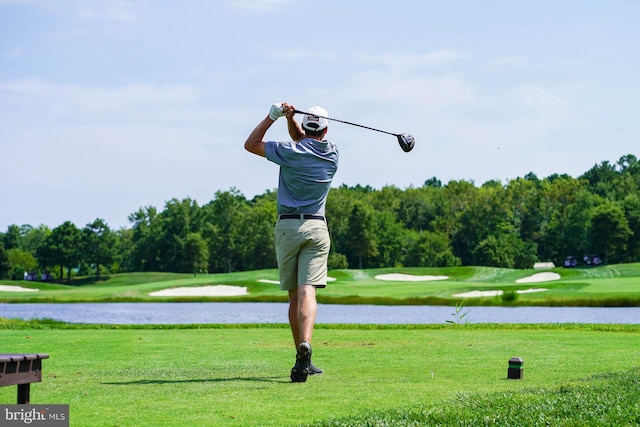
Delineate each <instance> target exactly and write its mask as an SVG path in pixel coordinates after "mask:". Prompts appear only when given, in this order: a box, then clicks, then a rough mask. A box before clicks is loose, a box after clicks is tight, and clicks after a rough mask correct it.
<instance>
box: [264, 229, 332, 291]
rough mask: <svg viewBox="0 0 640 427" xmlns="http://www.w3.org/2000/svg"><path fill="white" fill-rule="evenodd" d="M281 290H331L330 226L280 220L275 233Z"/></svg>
mask: <svg viewBox="0 0 640 427" xmlns="http://www.w3.org/2000/svg"><path fill="white" fill-rule="evenodd" d="M274 241H275V247H276V256H277V258H278V271H279V272H280V289H282V290H283V291H290V290H294V289H297V288H298V286H300V285H313V286H315V287H317V288H324V287H326V286H327V259H328V257H329V248H330V246H331V241H330V239H329V229H328V228H327V223H326V222H324V221H322V220H317V219H305V220H300V219H278V222H277V223H276V227H275V231H274Z"/></svg>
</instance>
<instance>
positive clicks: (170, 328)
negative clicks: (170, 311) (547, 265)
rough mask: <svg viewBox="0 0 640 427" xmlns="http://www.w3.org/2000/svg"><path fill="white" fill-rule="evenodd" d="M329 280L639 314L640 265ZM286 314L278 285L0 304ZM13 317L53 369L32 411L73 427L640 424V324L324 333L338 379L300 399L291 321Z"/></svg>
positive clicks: (344, 274) (15, 294)
mask: <svg viewBox="0 0 640 427" xmlns="http://www.w3.org/2000/svg"><path fill="white" fill-rule="evenodd" d="M329 276H330V281H329V285H328V287H327V288H326V289H325V290H322V291H320V292H319V301H320V302H323V303H334V304H337V303H348V304H358V303H363V304H386V305H392V304H412V305H419V304H422V305H430V304H438V305H449V306H451V309H452V312H453V311H454V310H455V308H456V305H457V304H460V303H462V302H464V304H465V305H509V306H518V305H522V306H555V307H562V306H594V307H607V306H624V307H637V306H639V305H640V264H619V265H610V266H602V267H597V268H590V269H588V268H576V269H562V268H554V269H550V270H516V269H501V268H490V267H454V268H396V269H391V268H389V269H376V270H333V271H330V272H329ZM168 290H170V291H169V292H167V291H168ZM230 290H231V291H233V292H230ZM236 291H237V292H236ZM284 299H285V297H284V295H283V292H282V291H280V290H279V286H278V284H277V271H276V270H259V271H251V272H238V273H228V274H212V275H197V276H193V275H188V274H173V273H171V274H167V273H135V274H122V275H117V274H116V275H109V276H105V277H102V278H101V279H100V280H96V279H95V278H90V277H82V278H75V279H73V280H72V281H71V282H70V283H64V282H61V283H39V282H27V281H19V282H17V281H0V302H1V303H11V304H20V303H27V302H28V303H56V302H67V303H68V302H84V303H86V302H152V301H162V302H170V301H174V302H182V301H242V302H250V301H255V302H262V301H284ZM0 310H1V305H0ZM1 313H2V312H1V311H0V330H1V332H0V334H1V336H2V341H1V342H2V351H1V352H2V353H47V354H49V355H50V358H49V359H46V360H44V361H43V367H42V372H43V373H42V382H40V383H34V384H32V387H31V403H34V404H41V403H42V404H68V405H69V408H70V425H72V426H184V425H190V426H191V425H202V426H226V425H228V426H247V425H252V426H297V425H313V426H358V425H362V426H383V425H384V426H386V425H393V426H422V425H468V426H477V425H518V426H543V425H561V426H578V425H579V426H584V425H590V426H600V425H629V426H631V425H638V424H639V423H640V403H639V401H638V399H637V396H638V387H639V386H640V339H639V333H640V325H639V324H638V323H640V322H638V323H632V324H626V325H619V324H618V325H616V324H610V325H607V324H600V325H595V324H592V325H589V324H573V323H569V324H529V325H522V324H520V325H518V324H476V323H474V322H473V318H471V319H470V320H469V321H468V322H467V323H464V324H462V323H451V324H445V323H442V324H432V325H418V324H407V325H367V324H365V325H343V324H339V325H334V324H332V325H329V324H319V325H317V328H316V332H315V334H314V342H313V345H314V353H313V361H314V363H315V364H316V365H317V366H319V367H321V368H322V369H323V370H324V373H323V374H322V375H316V376H312V377H310V378H309V380H308V381H307V382H306V383H299V384H292V383H291V382H290V380H289V371H290V369H291V366H292V365H293V362H294V359H295V349H294V348H293V345H292V340H291V336H290V331H289V329H288V325H286V323H284V322H286V319H283V323H281V324H230V325H229V324H227V325H219V324H204V325H202V324H193V325H177V324H171V319H167V322H166V324H163V325H106V324H104V325H103V324H70V323H62V322H57V321H53V320H50V319H39V320H29V321H26V320H19V319H3V318H2V314H1ZM443 320H444V319H443ZM639 320H640V319H639ZM512 357H520V358H522V359H523V361H524V363H523V369H522V374H523V375H522V379H507V370H508V367H509V364H508V362H509V359H510V358H512ZM15 393H16V391H15V387H0V402H2V403H5V404H8V403H15Z"/></svg>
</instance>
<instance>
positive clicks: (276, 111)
mask: <svg viewBox="0 0 640 427" xmlns="http://www.w3.org/2000/svg"><path fill="white" fill-rule="evenodd" d="M282 116H284V108H282V103H280V102H279V103H277V104H273V105H272V106H271V109H270V110H269V118H270V119H271V120H273V121H274V122H275V121H276V120H278V119H279V118H280V117H282Z"/></svg>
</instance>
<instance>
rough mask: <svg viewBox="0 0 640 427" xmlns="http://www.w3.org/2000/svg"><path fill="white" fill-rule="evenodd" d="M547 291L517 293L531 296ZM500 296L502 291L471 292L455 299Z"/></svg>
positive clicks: (536, 289) (524, 290) (534, 290)
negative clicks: (533, 293)
mask: <svg viewBox="0 0 640 427" xmlns="http://www.w3.org/2000/svg"><path fill="white" fill-rule="evenodd" d="M546 290H547V289H542V288H539V289H538V288H532V289H522V290H519V291H516V293H517V294H530V293H532V292H544V291H546ZM499 295H502V291H470V292H463V293H461V294H455V295H454V297H456V298H480V297H497V296H499Z"/></svg>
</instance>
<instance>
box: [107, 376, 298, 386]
mask: <svg viewBox="0 0 640 427" xmlns="http://www.w3.org/2000/svg"><path fill="white" fill-rule="evenodd" d="M232 381H248V382H270V383H289V382H291V381H290V380H289V379H285V378H283V377H281V376H277V377H231V378H201V379H190V380H160V379H158V380H135V381H114V382H101V383H100V384H103V385H148V384H188V383H222V382H232Z"/></svg>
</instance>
